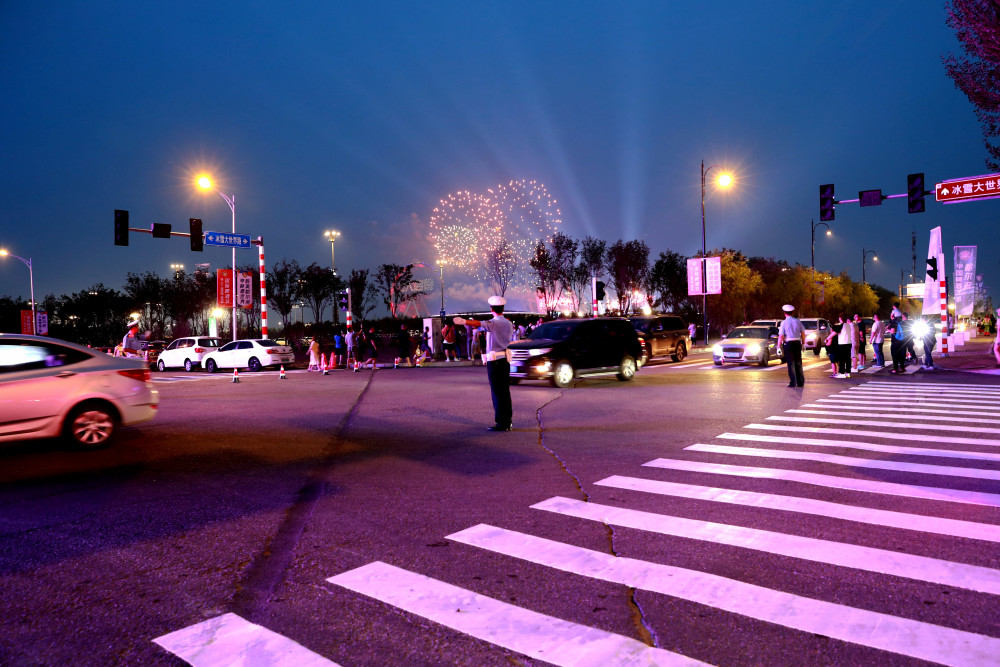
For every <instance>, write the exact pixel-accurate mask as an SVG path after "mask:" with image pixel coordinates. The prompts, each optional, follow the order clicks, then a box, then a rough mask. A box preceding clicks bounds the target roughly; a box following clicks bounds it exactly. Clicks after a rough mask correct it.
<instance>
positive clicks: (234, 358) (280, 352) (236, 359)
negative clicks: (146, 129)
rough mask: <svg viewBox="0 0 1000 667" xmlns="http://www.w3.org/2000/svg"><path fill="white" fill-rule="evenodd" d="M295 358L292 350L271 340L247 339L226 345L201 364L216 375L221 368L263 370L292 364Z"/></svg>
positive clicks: (205, 358)
mask: <svg viewBox="0 0 1000 667" xmlns="http://www.w3.org/2000/svg"><path fill="white" fill-rule="evenodd" d="M294 359H295V356H294V355H293V354H292V348H290V347H288V346H287V345H278V344H277V343H276V342H274V341H273V340H271V339H270V338H245V339H242V340H234V341H233V342H231V343H226V344H225V345H223V346H222V347H220V348H219V349H217V350H213V351H212V352H209V353H208V354H206V355H205V356H204V357H203V358H202V360H201V363H202V364H204V366H205V370H207V371H208V372H209V373H214V372H215V371H216V370H218V369H220V368H248V369H250V370H252V371H259V370H263V369H264V368H266V367H268V366H278V365H279V364H291V363H292V361H294Z"/></svg>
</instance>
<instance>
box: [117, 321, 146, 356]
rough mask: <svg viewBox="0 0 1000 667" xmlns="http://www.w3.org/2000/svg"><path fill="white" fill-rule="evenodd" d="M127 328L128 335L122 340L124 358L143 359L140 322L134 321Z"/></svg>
mask: <svg viewBox="0 0 1000 667" xmlns="http://www.w3.org/2000/svg"><path fill="white" fill-rule="evenodd" d="M126 326H127V327H128V333H127V334H125V337H124V338H122V356H125V357H141V356H142V343H140V342H139V320H132V321H131V322H129V323H128V324H127V325H126Z"/></svg>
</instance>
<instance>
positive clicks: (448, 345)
mask: <svg viewBox="0 0 1000 667" xmlns="http://www.w3.org/2000/svg"><path fill="white" fill-rule="evenodd" d="M459 319H461V318H456V319H455V321H458V320H459ZM441 347H442V348H444V360H445V361H458V358H457V357H456V358H455V359H452V357H455V356H456V355H455V327H453V326H451V325H450V324H448V323H447V322H446V323H445V325H444V326H443V327H441Z"/></svg>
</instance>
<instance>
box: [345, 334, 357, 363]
mask: <svg viewBox="0 0 1000 667" xmlns="http://www.w3.org/2000/svg"><path fill="white" fill-rule="evenodd" d="M355 340H356V334H355V333H354V327H353V326H350V327H347V333H346V334H344V345H345V346H346V348H347V360H346V361H347V363H346V364H345V368H347V369H348V370H350V369H351V365H352V364H355V365H356V364H357V363H358V357H357V350H356V349H355V345H354V343H355Z"/></svg>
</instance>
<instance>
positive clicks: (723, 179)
mask: <svg viewBox="0 0 1000 667" xmlns="http://www.w3.org/2000/svg"><path fill="white" fill-rule="evenodd" d="M717 168H721V167H719V165H715V164H713V165H710V166H709V167H708V169H706V168H705V161H704V160H702V161H701V290H702V295H701V314H702V328H703V329H704V330H705V345H706V346H707V345H708V291H707V290H708V283H707V278H708V277H707V276H706V275H705V261H706V259H707V257H706V256H707V255H708V248H707V247H706V245H705V177H706V176H707V175H708V172H710V171H712V170H713V169H717ZM732 182H733V177H732V176H730V175H729V174H725V173H724V174H720V175H719V178H718V179H717V180H716V183H717V184H718V185H719V186H720V187H723V188H726V187H729V186H730V185H731V184H732Z"/></svg>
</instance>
